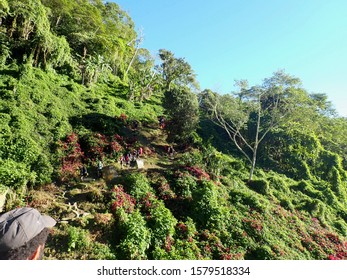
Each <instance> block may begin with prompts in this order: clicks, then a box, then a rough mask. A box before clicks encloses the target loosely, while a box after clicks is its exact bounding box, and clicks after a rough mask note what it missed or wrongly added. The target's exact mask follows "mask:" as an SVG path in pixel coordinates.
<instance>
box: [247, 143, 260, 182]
mask: <svg viewBox="0 0 347 280" xmlns="http://www.w3.org/2000/svg"><path fill="white" fill-rule="evenodd" d="M257 149H258V145H257V146H256V147H254V151H253V157H252V164H251V170H250V172H249V178H248V181H249V182H250V181H252V178H253V173H254V169H255V164H256V162H257Z"/></svg>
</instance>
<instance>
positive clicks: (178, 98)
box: [163, 87, 199, 143]
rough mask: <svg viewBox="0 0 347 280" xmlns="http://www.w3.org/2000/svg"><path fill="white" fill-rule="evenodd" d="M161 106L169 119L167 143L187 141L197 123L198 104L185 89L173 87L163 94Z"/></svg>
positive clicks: (193, 94)
mask: <svg viewBox="0 0 347 280" xmlns="http://www.w3.org/2000/svg"><path fill="white" fill-rule="evenodd" d="M163 106H164V109H165V112H166V114H167V116H168V117H169V119H170V123H169V125H168V132H169V137H168V139H169V141H176V142H180V143H184V142H186V141H189V140H190V138H191V136H192V134H193V132H194V131H195V130H196V127H197V124H198V122H199V103H198V98H197V95H196V94H195V93H193V92H192V91H190V90H189V89H188V88H187V87H174V88H172V89H171V90H170V91H166V92H165V94H164V102H163Z"/></svg>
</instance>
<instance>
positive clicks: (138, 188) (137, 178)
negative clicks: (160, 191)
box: [122, 173, 154, 201]
mask: <svg viewBox="0 0 347 280" xmlns="http://www.w3.org/2000/svg"><path fill="white" fill-rule="evenodd" d="M122 181H123V185H124V187H125V190H126V191H127V193H129V194H130V195H131V196H133V197H134V198H135V199H136V200H137V201H140V200H141V199H142V198H145V197H146V195H147V194H148V193H152V194H154V190H153V188H152V187H151V185H150V183H149V181H148V179H147V177H146V176H145V175H144V174H142V173H130V174H129V175H127V176H125V177H124V178H123V179H122Z"/></svg>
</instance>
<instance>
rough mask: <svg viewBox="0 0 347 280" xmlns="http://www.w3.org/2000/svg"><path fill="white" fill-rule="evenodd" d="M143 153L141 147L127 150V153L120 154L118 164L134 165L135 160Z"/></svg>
mask: <svg viewBox="0 0 347 280" xmlns="http://www.w3.org/2000/svg"><path fill="white" fill-rule="evenodd" d="M142 155H143V148H142V147H140V148H138V149H135V150H133V151H132V152H130V151H128V152H127V153H125V154H123V155H121V157H120V159H119V161H120V165H121V167H122V168H123V166H134V165H135V163H136V160H137V159H138V158H139V157H141V156H142Z"/></svg>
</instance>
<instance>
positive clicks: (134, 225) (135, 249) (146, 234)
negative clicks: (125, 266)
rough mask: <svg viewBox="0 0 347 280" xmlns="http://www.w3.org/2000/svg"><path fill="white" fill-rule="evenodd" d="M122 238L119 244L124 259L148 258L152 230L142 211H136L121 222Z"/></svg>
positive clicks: (120, 253) (118, 247)
mask: <svg viewBox="0 0 347 280" xmlns="http://www.w3.org/2000/svg"><path fill="white" fill-rule="evenodd" d="M119 230H120V231H121V235H122V237H123V238H122V240H121V242H120V244H119V245H118V246H117V249H119V255H120V256H121V258H122V259H131V260H138V259H146V258H147V254H146V251H147V249H148V248H149V246H150V240H151V232H150V230H149V229H148V228H147V227H146V222H145V220H144V218H143V217H142V215H141V213H140V211H138V210H137V211H134V212H133V213H131V214H129V215H127V214H125V216H124V219H123V220H121V221H120V222H119Z"/></svg>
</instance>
